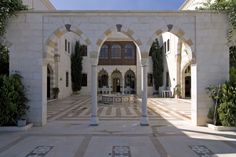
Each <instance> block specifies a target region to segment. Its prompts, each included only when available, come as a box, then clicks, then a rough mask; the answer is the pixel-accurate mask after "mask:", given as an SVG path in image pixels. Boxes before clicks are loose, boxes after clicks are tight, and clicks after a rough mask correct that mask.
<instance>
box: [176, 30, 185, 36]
mask: <svg viewBox="0 0 236 157" xmlns="http://www.w3.org/2000/svg"><path fill="white" fill-rule="evenodd" d="M184 34H185V33H184V31H183V30H182V29H179V30H178V32H177V33H176V35H177V36H178V37H182V36H184Z"/></svg>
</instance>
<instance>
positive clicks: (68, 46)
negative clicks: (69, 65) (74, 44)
mask: <svg viewBox="0 0 236 157" xmlns="http://www.w3.org/2000/svg"><path fill="white" fill-rule="evenodd" d="M68 53H70V42H68Z"/></svg>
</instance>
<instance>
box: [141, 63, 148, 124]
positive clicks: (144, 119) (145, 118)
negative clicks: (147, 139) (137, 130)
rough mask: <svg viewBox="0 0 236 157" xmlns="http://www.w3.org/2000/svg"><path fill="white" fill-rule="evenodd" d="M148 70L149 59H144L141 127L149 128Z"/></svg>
mask: <svg viewBox="0 0 236 157" xmlns="http://www.w3.org/2000/svg"><path fill="white" fill-rule="evenodd" d="M147 68H148V62H147V59H145V60H143V59H142V72H143V79H142V81H143V83H142V84H143V88H142V106H141V109H142V115H141V120H140V125H141V126H148V125H149V122H148V115H147Z"/></svg>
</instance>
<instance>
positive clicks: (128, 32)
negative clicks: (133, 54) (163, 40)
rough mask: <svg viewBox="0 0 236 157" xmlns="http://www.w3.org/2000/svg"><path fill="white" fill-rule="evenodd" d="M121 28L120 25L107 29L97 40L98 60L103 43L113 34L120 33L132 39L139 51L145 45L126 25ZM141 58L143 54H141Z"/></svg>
mask: <svg viewBox="0 0 236 157" xmlns="http://www.w3.org/2000/svg"><path fill="white" fill-rule="evenodd" d="M120 26H121V27H120V28H118V27H119V25H114V26H112V27H110V28H108V29H106V30H105V31H104V32H103V33H102V34H101V35H100V37H99V38H98V39H97V41H96V53H97V55H95V56H97V58H99V54H100V49H101V47H102V45H103V43H104V42H105V41H106V40H107V38H108V37H109V36H110V35H111V34H112V32H120V33H122V34H124V35H126V36H127V37H128V38H130V39H131V40H132V41H133V42H134V43H135V45H136V47H137V49H139V48H140V47H141V46H142V45H143V41H141V39H139V38H138V36H137V35H136V33H135V31H134V30H133V29H131V28H129V27H127V26H125V25H120ZM140 56H141V54H140Z"/></svg>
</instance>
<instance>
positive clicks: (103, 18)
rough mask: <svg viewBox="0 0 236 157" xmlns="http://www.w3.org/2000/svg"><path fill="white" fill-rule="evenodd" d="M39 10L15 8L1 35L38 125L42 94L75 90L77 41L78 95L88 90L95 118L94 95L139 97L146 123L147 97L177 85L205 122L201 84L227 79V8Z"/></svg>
mask: <svg viewBox="0 0 236 157" xmlns="http://www.w3.org/2000/svg"><path fill="white" fill-rule="evenodd" d="M32 2H33V1H32ZM29 4H32V3H29ZM35 8H36V7H35ZM52 9H53V8H52ZM38 10H41V9H40V8H39V9H35V10H34V11H27V12H21V13H19V14H18V16H17V17H16V18H13V19H12V20H11V21H10V23H9V27H8V31H7V34H6V39H7V40H8V42H9V43H11V44H10V45H11V46H10V47H9V49H10V72H11V73H15V72H19V73H20V74H21V75H22V76H23V78H24V80H23V82H24V84H25V86H26V88H27V95H28V97H29V99H30V102H29V105H30V112H29V114H28V117H29V120H30V121H31V122H33V123H34V124H35V125H44V124H46V122H47V101H48V100H50V99H53V98H54V95H53V89H54V88H59V90H60V92H59V97H58V98H59V99H62V98H65V97H67V96H70V95H71V94H72V89H71V86H72V83H71V62H70V57H71V54H72V53H73V52H74V46H75V43H76V42H77V41H79V42H80V43H81V44H83V45H86V53H85V54H83V82H82V89H81V91H80V94H81V95H91V97H92V103H91V111H92V113H91V124H92V125H96V124H97V123H98V117H97V100H98V95H99V94H117V93H120V94H135V95H137V96H139V97H141V98H142V117H141V124H143V125H146V124H148V115H147V98H148V96H152V95H153V93H157V92H159V94H160V96H163V94H164V96H165V94H167V95H168V96H173V94H174V92H175V89H176V87H180V90H181V96H182V98H190V97H191V105H192V109H191V112H192V123H193V124H194V125H204V124H205V123H206V120H207V118H206V117H207V116H206V115H207V112H208V109H209V106H210V104H211V100H210V98H209V97H208V95H207V94H206V87H208V86H209V85H212V84H218V83H221V82H224V81H225V80H227V79H228V71H229V66H228V64H229V58H228V57H229V54H228V47H227V46H226V44H225V43H226V39H225V38H222V37H224V36H226V31H227V24H226V19H225V16H224V15H221V14H216V13H212V12H207V11H205V12H198V11H176V12H161V11H160V12H158V11H150V12H144V11H129V12H127V11H112V12H111V11H52V10H50V11H45V10H44V11H38ZM19 39H20V40H19ZM155 39H158V40H159V43H160V46H162V47H163V60H164V70H163V83H162V84H163V86H162V87H160V88H159V90H158V91H156V90H155V89H154V87H153V69H152V58H151V57H150V54H149V51H150V48H151V46H152V43H153V41H154V40H155Z"/></svg>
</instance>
